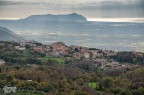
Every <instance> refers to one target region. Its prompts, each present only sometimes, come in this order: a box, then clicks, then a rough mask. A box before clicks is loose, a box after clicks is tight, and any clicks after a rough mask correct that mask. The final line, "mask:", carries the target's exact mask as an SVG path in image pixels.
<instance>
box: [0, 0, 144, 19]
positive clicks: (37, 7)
mask: <svg viewBox="0 0 144 95" xmlns="http://www.w3.org/2000/svg"><path fill="white" fill-rule="evenodd" d="M69 13H78V14H81V15H83V16H85V17H87V18H144V0H75V1H74V0H0V18H11V19H13V18H25V17H28V16H30V15H35V14H69Z"/></svg>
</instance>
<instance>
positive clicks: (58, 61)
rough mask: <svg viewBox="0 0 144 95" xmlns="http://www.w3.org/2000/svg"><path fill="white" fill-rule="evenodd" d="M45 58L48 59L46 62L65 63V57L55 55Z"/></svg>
mask: <svg viewBox="0 0 144 95" xmlns="http://www.w3.org/2000/svg"><path fill="white" fill-rule="evenodd" d="M44 60H45V61H46V62H51V61H53V62H55V63H57V64H59V65H60V64H64V58H54V57H47V56H46V57H44Z"/></svg>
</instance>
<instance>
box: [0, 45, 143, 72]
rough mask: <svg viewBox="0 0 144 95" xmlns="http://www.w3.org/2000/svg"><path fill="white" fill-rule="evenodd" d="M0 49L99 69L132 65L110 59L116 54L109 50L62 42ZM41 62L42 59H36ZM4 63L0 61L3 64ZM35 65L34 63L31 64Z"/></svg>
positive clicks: (126, 67) (10, 46)
mask: <svg viewBox="0 0 144 95" xmlns="http://www.w3.org/2000/svg"><path fill="white" fill-rule="evenodd" d="M0 47H5V48H14V49H15V50H18V51H25V50H26V49H29V50H31V51H34V52H39V53H42V54H44V55H45V56H48V57H51V58H64V59H65V60H82V61H83V60H87V61H89V62H91V63H94V64H95V66H96V67H99V68H101V69H104V70H106V69H128V68H130V67H131V65H132V64H128V63H125V64H121V63H120V62H118V61H117V60H115V59H113V58H111V56H116V55H117V54H118V52H114V51H111V50H101V49H96V48H88V47H82V46H75V45H70V46H67V45H65V44H64V43H63V42H56V43H52V44H50V45H43V44H41V43H33V42H20V43H15V44H11V43H6V42H0ZM133 53H134V54H135V55H136V56H140V57H143V55H144V54H143V53H140V52H133ZM37 59H38V60H40V61H43V58H42V57H38V58H37ZM4 62H5V61H1V64H4ZM33 64H35V63H33Z"/></svg>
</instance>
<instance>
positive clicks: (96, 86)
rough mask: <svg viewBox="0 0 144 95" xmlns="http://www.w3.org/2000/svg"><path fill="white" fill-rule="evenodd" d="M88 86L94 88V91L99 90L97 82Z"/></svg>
mask: <svg viewBox="0 0 144 95" xmlns="http://www.w3.org/2000/svg"><path fill="white" fill-rule="evenodd" d="M88 86H89V87H91V88H93V89H96V88H98V84H97V83H96V82H89V83H88Z"/></svg>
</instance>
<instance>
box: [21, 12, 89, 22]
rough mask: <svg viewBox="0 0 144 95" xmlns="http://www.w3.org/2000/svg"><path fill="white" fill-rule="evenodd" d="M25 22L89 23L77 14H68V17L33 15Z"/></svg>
mask: <svg viewBox="0 0 144 95" xmlns="http://www.w3.org/2000/svg"><path fill="white" fill-rule="evenodd" d="M23 20H29V21H31V20H32V21H87V18H85V17H84V16H82V15H79V14H77V13H72V14H67V15H52V14H47V15H32V16H29V17H27V18H26V19H23Z"/></svg>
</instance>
